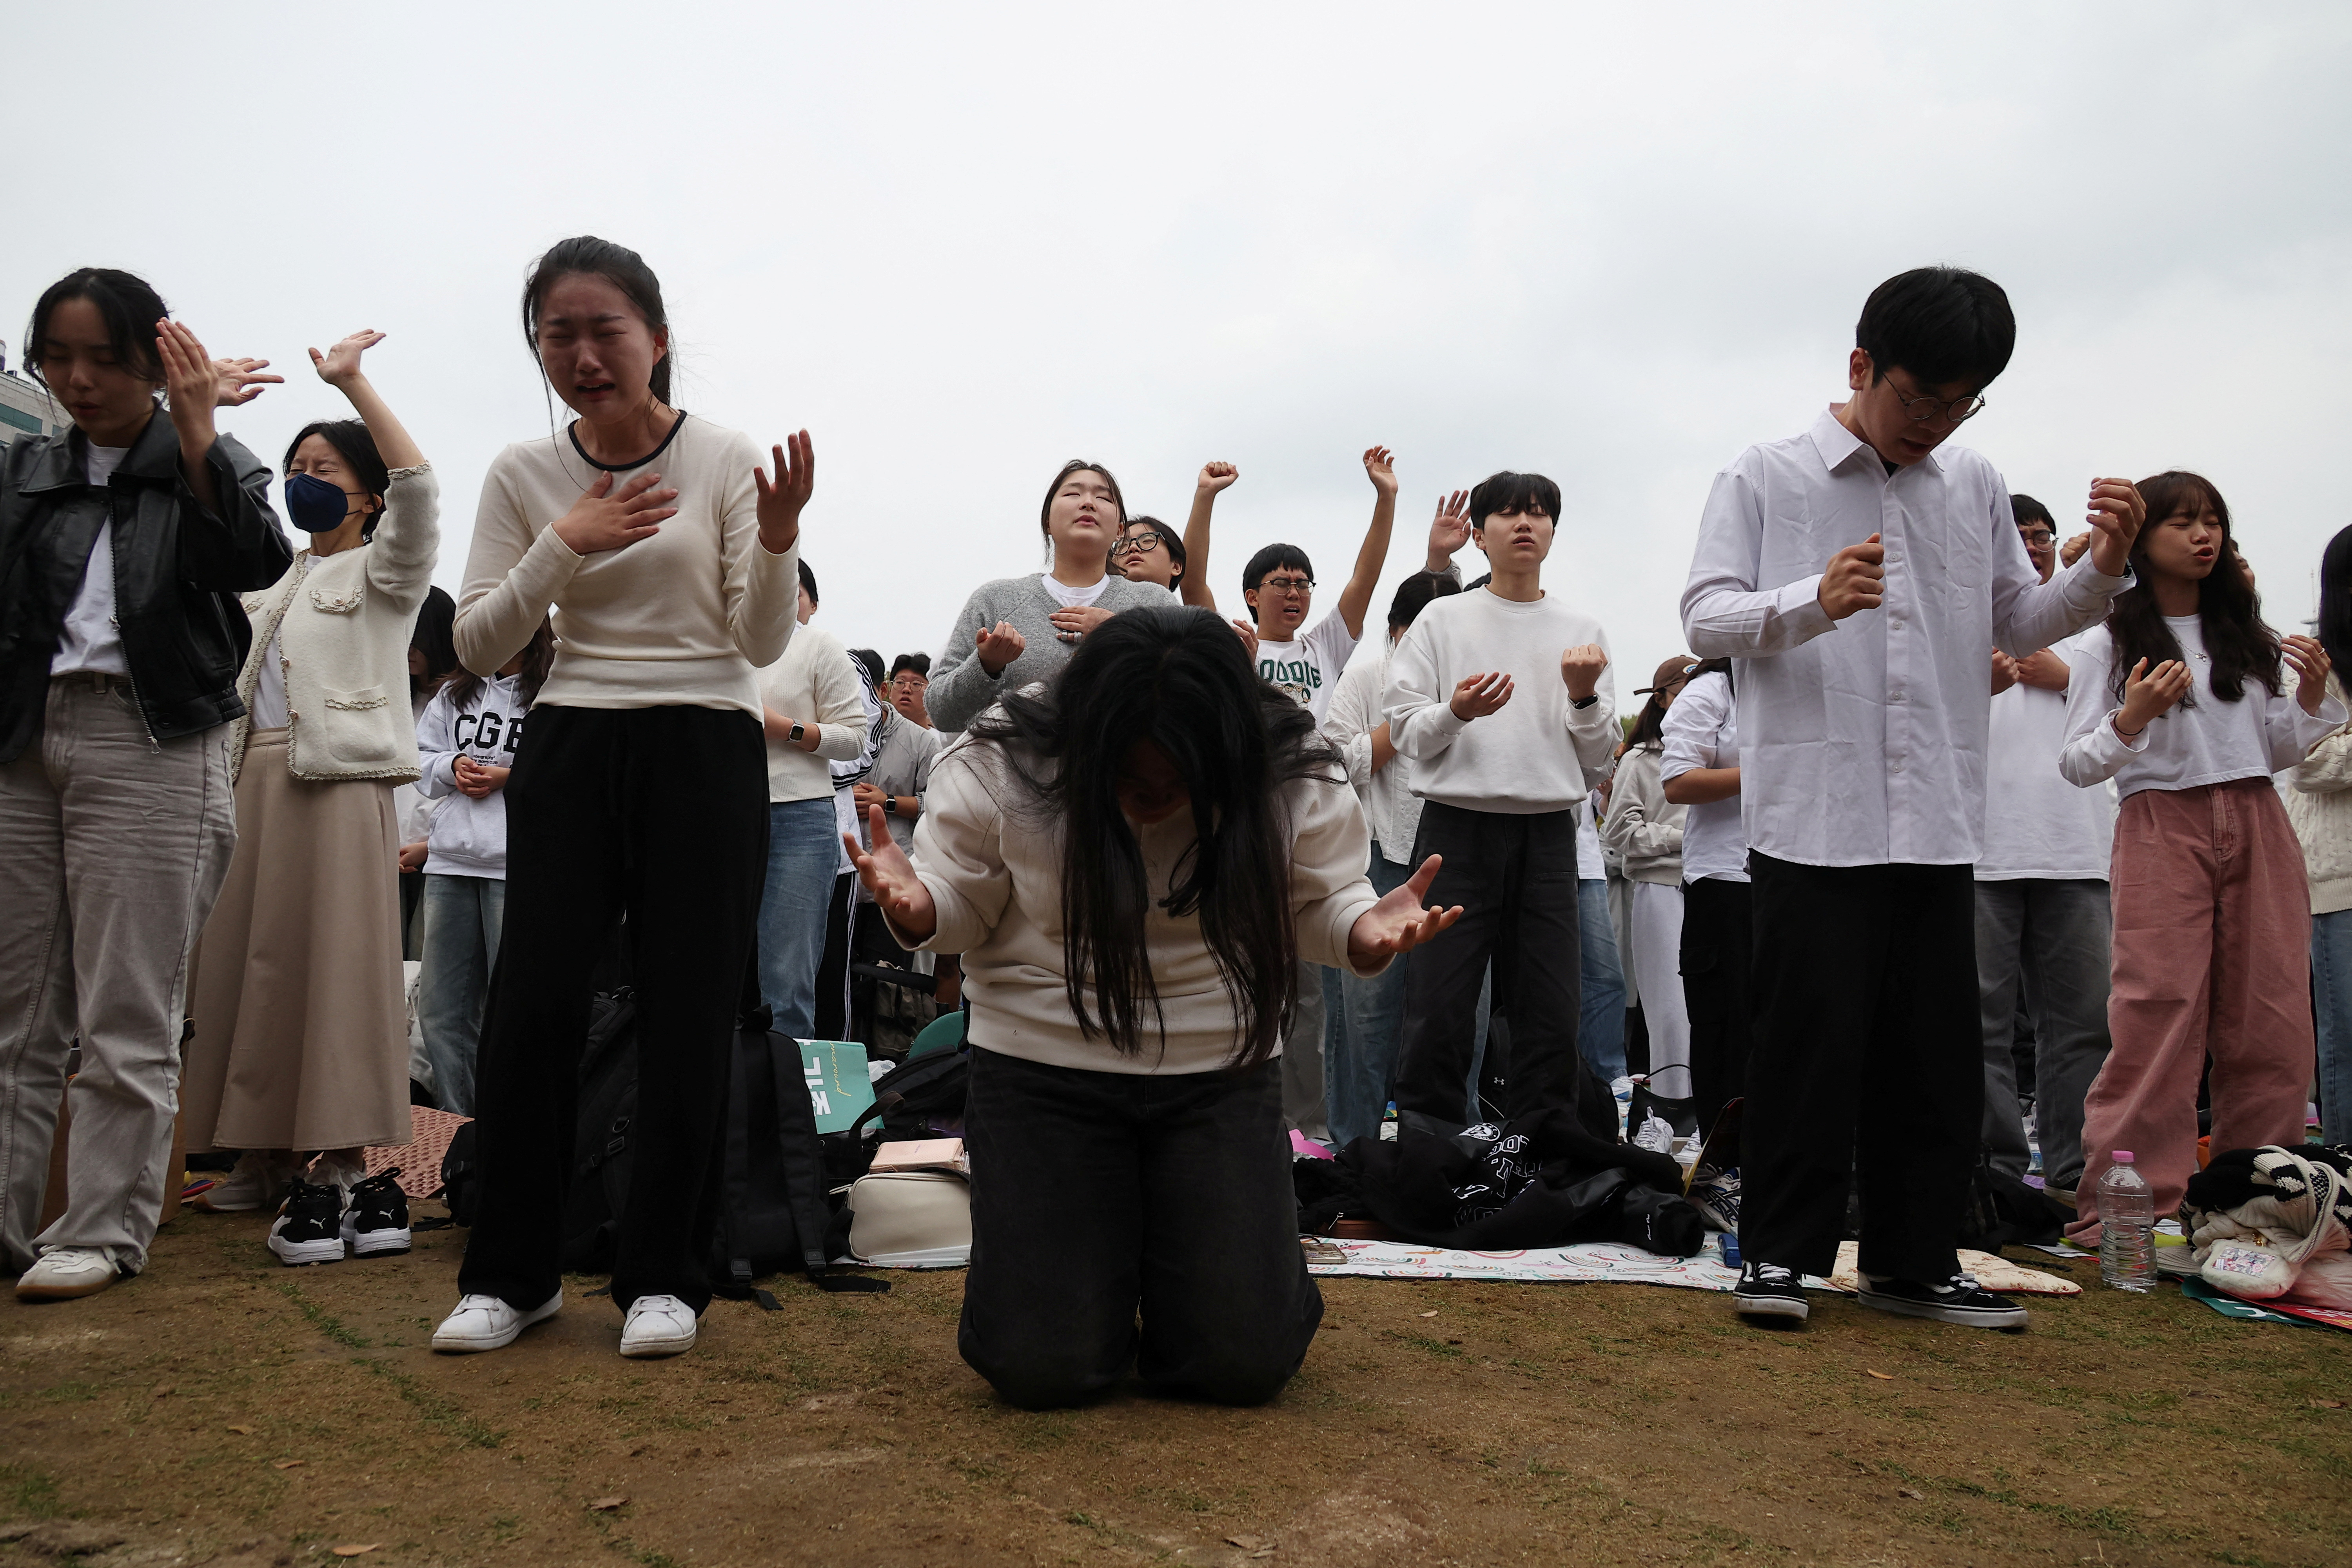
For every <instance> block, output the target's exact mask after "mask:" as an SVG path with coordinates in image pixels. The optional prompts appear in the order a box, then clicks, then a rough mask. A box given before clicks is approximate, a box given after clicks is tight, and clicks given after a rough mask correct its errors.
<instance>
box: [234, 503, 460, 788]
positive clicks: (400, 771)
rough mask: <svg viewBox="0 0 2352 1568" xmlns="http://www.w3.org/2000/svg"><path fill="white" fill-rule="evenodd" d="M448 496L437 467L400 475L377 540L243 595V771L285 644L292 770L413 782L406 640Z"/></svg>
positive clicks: (239, 727) (237, 740)
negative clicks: (273, 648)
mask: <svg viewBox="0 0 2352 1568" xmlns="http://www.w3.org/2000/svg"><path fill="white" fill-rule="evenodd" d="M440 495H441V492H440V487H439V485H438V484H437V483H436V481H435V479H434V478H433V466H432V465H431V464H430V463H420V464H418V465H417V466H416V467H415V468H394V469H393V470H392V482H391V485H390V486H389V487H388V489H386V491H385V493H384V498H383V502H384V505H383V521H382V522H380V523H378V524H377V525H376V530H375V536H374V538H373V540H372V541H371V542H368V543H366V544H363V545H361V546H359V547H358V548H357V549H353V550H343V551H338V552H336V553H334V554H332V555H325V556H320V555H313V554H311V553H310V552H309V551H308V550H305V551H303V552H300V553H299V554H298V555H296V556H295V557H294V564H293V565H292V566H290V567H289V568H288V569H287V572H286V575H284V576H283V577H280V578H279V579H278V581H277V583H276V584H273V585H271V586H270V587H268V588H267V589H265V590H264V591H262V592H261V593H258V594H247V595H245V596H244V599H243V601H242V602H243V604H244V605H245V614H246V617H247V619H248V620H250V621H251V622H252V623H253V647H252V649H251V650H250V651H249V652H247V655H246V657H245V668H244V669H243V670H241V671H240V672H239V673H238V675H237V678H236V694H237V697H238V699H239V700H241V701H243V702H244V704H245V706H246V716H245V717H244V718H242V719H239V720H238V721H236V731H235V732H234V733H233V734H232V736H231V737H230V742H229V755H230V757H231V758H232V759H233V761H234V765H235V768H236V770H237V771H240V772H241V771H242V770H243V768H244V766H245V742H246V739H247V736H248V735H249V734H250V733H251V731H252V728H253V694H254V689H255V688H256V687H257V686H258V685H259V684H260V681H261V661H262V659H263V658H264V657H266V656H267V655H268V651H269V644H270V638H271V637H276V638H277V639H278V659H279V668H280V670H281V671H282V673H283V674H284V676H285V678H286V712H287V725H288V735H287V747H286V752H287V761H288V765H289V767H290V769H291V770H292V772H293V774H294V776H295V777H296V778H298V779H384V780H388V781H390V782H392V783H394V784H399V783H404V782H405V781H407V780H410V779H414V778H415V777H416V776H417V772H418V769H417V763H416V728H415V721H414V720H413V718H412V716H411V712H410V709H409V704H408V639H409V637H410V636H411V634H412V633H413V632H414V631H415V626H416V612H417V610H418V608H419V607H420V606H421V605H423V604H424V603H425V591H426V590H427V589H428V588H430V587H431V586H432V585H433V562H434V557H435V556H436V554H437V553H438V552H439V550H440V545H441V526H440V519H441V501H440Z"/></svg>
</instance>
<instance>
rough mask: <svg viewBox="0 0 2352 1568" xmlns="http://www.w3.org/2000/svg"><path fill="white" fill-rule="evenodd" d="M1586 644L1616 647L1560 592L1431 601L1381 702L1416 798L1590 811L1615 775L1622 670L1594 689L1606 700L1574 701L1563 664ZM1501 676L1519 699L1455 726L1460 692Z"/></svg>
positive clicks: (1513, 812)
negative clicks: (1487, 675)
mask: <svg viewBox="0 0 2352 1568" xmlns="http://www.w3.org/2000/svg"><path fill="white" fill-rule="evenodd" d="M1584 643H1598V644H1599V645H1600V646H1601V649H1602V650H1603V651H1604V652H1605V651H1607V649H1608V647H1609V636H1608V634H1607V633H1606V632H1603V631H1602V630H1601V623H1600V622H1599V621H1596V620H1594V619H1593V618H1592V617H1591V616H1588V615H1586V614H1584V613H1583V612H1582V611H1581V610H1574V609H1570V607H1569V605H1567V603H1566V602H1565V601H1564V600H1562V599H1561V598H1560V596H1559V594H1557V593H1553V592H1547V593H1546V594H1545V595H1544V596H1543V597H1542V598H1540V599H1535V600H1532V601H1526V602H1522V601H1520V600H1517V599H1506V598H1504V597H1502V596H1501V595H1497V594H1496V593H1495V592H1494V590H1493V589H1491V588H1473V589H1471V590H1469V591H1468V592H1466V593H1461V594H1455V595H1450V596H1448V597H1446V598H1443V599H1433V600H1431V601H1430V603H1429V606H1428V608H1426V609H1424V610H1423V611H1422V612H1421V614H1420V616H1418V617H1417V618H1415V620H1414V621H1413V623H1412V626H1410V627H1409V628H1407V630H1406V632H1405V634H1404V636H1403V637H1402V638H1401V639H1400V640H1399V641H1398V643H1397V646H1396V651H1395V652H1394V653H1393V654H1391V656H1390V658H1389V682H1388V690H1387V693H1386V694H1385V696H1383V698H1382V699H1381V705H1382V707H1383V708H1384V709H1385V710H1387V713H1388V720H1389V739H1390V741H1391V742H1393V743H1394V744H1395V746H1396V749H1397V750H1398V751H1399V752H1402V754H1404V755H1405V756H1407V757H1410V758H1411V759H1412V763H1413V769H1412V792H1413V794H1415V795H1419V796H1421V797H1422V799H1423V800H1433V801H1438V802H1440V803H1442V804H1444V805H1453V806H1460V807H1462V808H1463V809H1465V810H1467V811H1489V812H1495V813H1497V814H1499V815H1502V816H1534V815H1535V814H1537V813H1538V812H1546V811H1567V810H1569V809H1570V808H1571V807H1573V806H1574V805H1576V804H1577V802H1579V801H1580V800H1582V799H1583V798H1584V797H1585V795H1586V793H1587V792H1588V791H1589V790H1590V788H1591V786H1592V785H1593V784H1598V783H1600V782H1601V779H1602V778H1603V777H1604V776H1606V775H1607V773H1608V772H1609V765H1610V762H1611V759H1612V758H1613V757H1614V756H1615V755H1616V752H1617V742H1618V739H1619V734H1620V731H1618V728H1617V678H1616V671H1615V669H1614V668H1603V669H1602V670H1601V679H1600V680H1599V681H1598V682H1597V683H1596V684H1595V685H1594V687H1593V689H1592V690H1593V695H1594V697H1595V698H1597V699H1598V700H1596V701H1594V702H1591V703H1590V704H1588V705H1587V706H1585V707H1583V708H1578V707H1576V706H1575V705H1574V704H1573V703H1571V702H1570V700H1569V696H1568V684H1567V682H1565V681H1563V680H1562V679H1560V676H1559V656H1560V655H1561V654H1563V653H1565V652H1567V651H1568V650H1569V649H1570V648H1571V647H1578V646H1580V645H1581V644H1584ZM1497 669H1500V670H1508V671H1509V672H1510V674H1511V675H1512V677H1513V678H1514V679H1515V681H1516V682H1517V684H1516V686H1515V688H1514V689H1513V691H1512V694H1511V700H1509V701H1508V702H1507V703H1505V704H1504V705H1503V706H1502V707H1501V708H1500V709H1499V710H1496V711H1495V712H1492V713H1489V714H1487V715H1486V717H1485V718H1483V719H1457V718H1455V717H1454V708H1453V700H1454V685H1455V684H1456V683H1457V682H1458V681H1460V680H1461V679H1463V678H1464V677H1465V676H1469V675H1475V674H1477V673H1479V672H1481V671H1486V670H1497Z"/></svg>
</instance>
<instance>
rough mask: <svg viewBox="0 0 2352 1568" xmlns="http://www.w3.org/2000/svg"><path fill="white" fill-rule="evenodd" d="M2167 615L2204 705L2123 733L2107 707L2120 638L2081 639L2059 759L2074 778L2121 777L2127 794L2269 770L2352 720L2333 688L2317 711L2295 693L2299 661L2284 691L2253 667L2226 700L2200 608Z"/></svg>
mask: <svg viewBox="0 0 2352 1568" xmlns="http://www.w3.org/2000/svg"><path fill="white" fill-rule="evenodd" d="M2164 624H2165V625H2166V626H2170V627H2171V628H2172V635H2173V636H2174V637H2178V638H2179V639H2180V651H2181V653H2182V655H2183V656H2184V657H2185V658H2187V660H2188V663H2189V672H2190V674H2191V675H2192V676H2193V677H2194V684H2192V685H2191V687H2190V688H2189V694H2190V695H2191V696H2193V697H2194V698H2195V699H2196V706H2194V707H2189V706H2188V705H2187V704H2186V702H2185V701H2184V702H2179V703H2175V704H2174V705H2173V707H2172V709H2171V710H2170V711H2168V712H2165V713H2160V714H2158V716H2157V717H2156V718H2155V719H2153V720H2151V721H2149V722H2148V726H2147V729H2145V730H2142V731H2140V732H2139V735H2138V737H2137V739H2136V740H2131V741H2126V740H2125V739H2124V738H2123V737H2122V736H2121V735H2118V734H2116V727H2115V726H2114V725H2113V724H2110V723H2108V722H2107V716H2108V715H2109V714H2111V713H2113V712H2114V711H2116V709H2117V708H2119V707H2121V706H2122V704H2121V703H2119V702H2118V701H2116V696H2115V687H2114V684H2113V682H2114V679H2115V676H2114V670H2115V646H2116V645H2115V638H2114V637H2112V636H2110V635H2109V634H2108V631H2107V628H2106V627H2105V626H2101V627H2099V628H2098V629H2097V630H2095V631H2093V632H2090V633H2087V634H2085V635H2084V637H2081V638H2079V639H2077V640H2076V642H2075V644H2074V651H2075V652H2076V653H2078V654H2080V655H2081V656H2082V658H2081V659H2080V661H2079V662H2075V661H2072V660H2070V661H2069V662H2070V663H2074V679H2072V680H2069V681H2068V682H2067V683H2066V749H2065V750H2064V751H2063V752H2060V753H2059V754H2058V769H2059V771H2060V772H2061V773H2064V774H2065V775H2066V781H2067V782H2068V783H2069V784H2081V785H2084V786H2085V788H2087V787H2088V786H2090V785H2093V784H2099V783H2102V782H2103V781H2105V780H2107V779H2113V780H2115V781H2116V794H2117V795H2137V794H2138V793H2139V792H2140V791H2141V790H2144V789H2195V788H2197V787H2198V786H2199V785H2200V784H2228V783H2230V782H2231V781H2232V780H2234V779H2263V778H2268V777H2270V775H2271V774H2273V773H2276V772H2278V771H2279V770H2280V769H2281V768H2291V767H2293V766H2294V765H2295V764H2296V763H2300V762H2302V761H2303V759H2304V758H2305V756H2307V755H2308V754H2309V753H2310V752H2311V748H2312V747H2314V746H2315V745H2317V744H2319V742H2322V741H2324V740H2326V738H2327V735H2328V732H2329V731H2332V730H2334V729H2335V728H2336V726H2337V725H2338V724H2341V723H2343V722H2344V721H2345V718H2346V714H2345V710H2344V704H2343V703H2341V702H2339V701H2337V700H2336V694H2335V692H2333V691H2332V690H2331V691H2330V692H2329V693H2328V694H2327V700H2326V701H2324V702H2322V703H2321V704H2320V705H2319V711H2318V712H2317V713H2316V714H2311V713H2306V712H2305V711H2304V710H2303V704H2302V703H2300V702H2297V701H2296V700H2294V667H2293V666H2288V667H2286V668H2285V670H2284V677H2285V678H2284V679H2282V680H2281V681H2280V682H2279V694H2278V695H2277V696H2276V697H2273V696H2272V695H2271V694H2270V693H2269V692H2268V691H2267V690H2265V689H2263V683H2262V682H2261V681H2259V680H2256V679H2254V678H2253V677H2252V676H2251V675H2250V676H2248V677H2247V678H2246V689H2245V695H2243V696H2242V697H2241V698H2239V699H2238V700H2237V701H2235V702H2224V701H2222V700H2221V699H2220V698H2218V697H2216V696H2214V695H2213V688H2212V674H2213V664H2212V660H2210V658H2207V657H2206V654H2205V628H2204V626H2202V624H2200V622H2199V620H2198V618H2197V617H2196V616H2165V617H2164Z"/></svg>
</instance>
